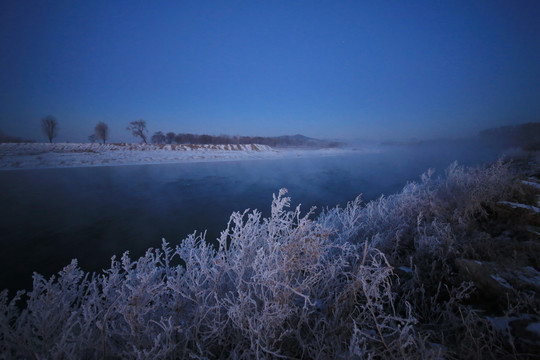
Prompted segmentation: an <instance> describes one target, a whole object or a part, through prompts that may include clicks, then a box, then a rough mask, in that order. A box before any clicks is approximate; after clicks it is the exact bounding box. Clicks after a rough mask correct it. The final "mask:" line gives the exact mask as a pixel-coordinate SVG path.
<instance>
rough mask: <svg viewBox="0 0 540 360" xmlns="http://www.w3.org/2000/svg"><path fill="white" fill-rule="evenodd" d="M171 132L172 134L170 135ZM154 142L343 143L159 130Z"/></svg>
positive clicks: (317, 145) (318, 145)
mask: <svg viewBox="0 0 540 360" xmlns="http://www.w3.org/2000/svg"><path fill="white" fill-rule="evenodd" d="M169 134H171V135H172V136H170V137H169V136H168V135H169ZM151 142H152V143H153V144H213V145H227V144H235V145H238V144H261V145H268V146H271V147H312V148H330V147H339V146H342V145H343V144H342V143H340V142H337V141H331V140H320V139H314V138H310V137H307V136H304V135H300V134H296V135H283V136H273V137H263V136H228V135H219V136H213V135H206V134H203V135H198V134H184V133H179V134H174V133H167V135H165V134H164V133H163V132H161V131H158V132H156V133H154V135H152V137H151Z"/></svg>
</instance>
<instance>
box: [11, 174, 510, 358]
mask: <svg viewBox="0 0 540 360" xmlns="http://www.w3.org/2000/svg"><path fill="white" fill-rule="evenodd" d="M285 193H286V191H285V190H281V191H280V192H279V195H278V196H274V200H273V202H272V208H271V215H270V217H268V218H262V217H261V213H260V212H258V211H252V212H247V211H246V212H244V213H233V214H232V216H231V218H230V221H229V223H228V225H227V228H226V229H225V230H224V231H223V232H222V233H221V236H220V238H219V239H218V244H217V246H213V245H211V244H209V243H207V242H206V241H205V239H204V235H197V234H193V235H191V236H189V237H188V238H186V239H185V240H183V241H182V242H181V244H180V245H177V246H174V247H171V246H170V245H169V243H167V242H166V241H165V240H163V244H162V247H161V249H149V250H148V251H147V253H146V255H145V256H143V257H141V258H140V259H138V260H132V259H131V258H130V257H129V254H128V253H125V254H124V255H123V256H122V258H121V259H119V260H118V259H116V258H114V257H113V258H112V263H111V267H110V269H108V270H105V271H104V272H103V273H101V274H88V273H85V272H84V271H82V270H81V269H79V268H78V267H77V262H76V261H75V260H74V261H73V262H72V263H71V264H70V265H68V266H67V267H65V268H64V269H63V270H62V271H61V272H60V273H59V274H58V276H57V277H52V278H51V279H49V280H46V279H44V278H43V277H41V276H40V275H38V274H35V275H34V283H33V290H32V291H31V292H29V293H28V294H24V293H23V292H18V293H17V295H16V296H15V297H14V298H12V299H9V297H8V294H7V291H3V292H2V293H1V296H0V357H1V358H5V359H11V358H35V359H60V358H68V359H71V358H73V359H74V358H77V359H94V358H99V359H102V358H122V359H176V358H195V359H225V358H234V359H278V358H283V359H351V358H352V359H355V358H357V359H364V358H381V359H382V358H384V359H386V358H390V359H392V358H393V359H403V358H407V359H414V358H417V359H429V358H442V357H446V356H452V355H454V356H456V354H459V356H457V357H463V358H467V357H475V356H476V355H478V354H479V353H480V354H481V353H482V352H483V351H485V350H486V349H488V350H489V351H490V352H489V353H490V354H495V355H500V354H509V353H510V352H511V351H512V349H510V350H508V348H507V347H505V344H504V341H503V340H501V339H500V336H499V335H498V334H497V332H496V330H495V329H493V328H492V327H490V326H489V324H487V322H486V321H483V320H482V319H481V318H480V317H479V316H477V315H476V313H475V312H474V311H473V310H472V309H471V307H470V306H468V305H467V304H466V303H464V301H465V300H466V299H467V297H468V295H469V294H470V293H471V291H472V286H471V284H469V283H466V282H463V281H457V280H456V279H454V278H452V276H451V273H452V270H451V269H450V268H449V265H448V264H449V262H448V259H449V258H450V257H452V256H455V255H456V254H457V253H459V252H461V251H463V248H464V247H466V246H471V245H470V244H469V245H466V242H467V241H466V239H465V237H464V236H465V235H466V234H470V233H471V232H472V231H473V226H474V224H475V223H476V222H478V221H481V219H482V218H485V217H487V216H489V212H490V211H491V210H490V204H494V203H496V202H497V201H499V200H503V199H508V198H509V197H510V196H519V193H520V192H519V186H517V185H516V181H515V177H514V176H513V175H512V174H511V173H510V171H509V168H508V166H507V165H505V164H502V163H497V164H495V165H493V166H491V167H489V168H475V169H466V168H463V167H459V166H457V165H456V164H454V165H452V166H451V167H450V168H449V169H448V170H447V173H446V176H445V177H444V178H434V177H433V174H432V172H428V173H427V174H425V175H424V176H423V177H422V181H421V182H420V183H410V184H408V185H407V186H406V187H405V188H404V189H403V191H402V192H401V193H399V194H396V195H392V196H389V197H382V198H380V199H378V200H375V201H372V202H369V203H368V204H363V203H362V202H361V199H360V198H357V199H356V200H354V201H352V202H350V203H349V204H348V205H347V206H346V207H344V208H338V207H336V208H333V209H329V210H326V211H323V212H322V213H321V215H320V216H319V217H318V218H316V219H313V210H311V211H310V212H308V213H307V214H305V215H302V214H301V212H300V208H299V207H297V208H296V209H293V210H289V209H288V207H289V201H290V199H289V198H288V197H286V196H285ZM399 268H402V269H404V270H403V271H402V272H403V273H404V274H405V275H399V274H398V269H399ZM458 280H459V279H458ZM467 332H469V333H467ZM458 335H459V336H458Z"/></svg>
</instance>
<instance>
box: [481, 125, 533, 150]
mask: <svg viewBox="0 0 540 360" xmlns="http://www.w3.org/2000/svg"><path fill="white" fill-rule="evenodd" d="M478 135H479V137H480V139H481V140H482V141H484V142H485V143H487V144H489V145H491V146H496V147H501V148H509V147H520V148H523V149H524V150H540V122H531V123H526V124H521V125H514V126H502V127H498V128H492V129H487V130H483V131H481V132H480V133H479V134H478Z"/></svg>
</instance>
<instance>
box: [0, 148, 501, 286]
mask: <svg viewBox="0 0 540 360" xmlns="http://www.w3.org/2000/svg"><path fill="white" fill-rule="evenodd" d="M380 150H381V151H380V152H377V153H367V154H358V155H349V156H334V157H318V158H299V159H284V160H260V161H238V162H215V163H192V164H171V165H144V166H119V167H98V168H71V169H41V170H22V171H4V172H0V187H1V188H2V192H0V232H1V234H2V236H1V240H0V243H1V246H2V249H3V251H2V252H1V253H0V267H1V268H0V289H4V288H9V289H11V290H15V289H21V288H29V287H30V286H31V275H32V273H33V272H34V271H36V272H39V273H41V274H43V275H45V276H46V277H49V276H50V275H52V274H54V273H56V272H57V271H59V270H60V269H61V268H62V267H64V266H65V265H67V264H68V263H69V262H70V261H71V259H72V258H77V259H78V260H79V265H80V266H81V267H82V268H83V269H84V270H87V271H101V269H103V268H108V267H109V265H110V258H111V256H112V255H117V256H120V255H121V254H122V253H123V252H124V251H126V250H129V251H130V254H131V256H132V257H134V258H136V257H139V256H140V255H142V254H143V253H144V252H145V251H146V250H147V249H148V248H149V247H159V246H160V243H161V239H162V238H165V239H167V241H169V242H170V243H172V244H173V245H175V244H178V243H179V242H180V241H181V240H182V239H183V238H185V237H186V236H187V235H188V234H190V233H193V232H194V231H196V230H197V231H205V230H206V231H207V240H208V241H213V240H214V239H215V238H216V237H218V236H219V233H220V231H221V230H223V229H224V228H225V226H226V224H227V220H228V219H229V216H230V214H231V213H232V212H233V211H243V210H245V209H248V208H249V209H258V210H260V211H262V212H263V214H264V215H268V214H269V211H270V204H271V201H272V194H273V193H277V192H278V191H279V189H280V188H283V187H285V188H287V189H288V190H289V196H291V197H292V203H293V206H296V205H297V204H300V203H301V204H302V209H303V212H306V211H308V210H309V208H310V207H311V206H317V211H320V210H321V209H322V208H324V207H333V206H335V205H345V204H346V202H347V201H350V200H352V199H354V198H355V197H356V196H357V195H359V194H363V195H362V198H363V199H364V200H365V201H369V200H372V199H375V198H377V197H379V196H380V195H381V194H392V193H395V192H397V191H399V190H401V188H402V187H403V185H405V183H406V182H407V181H413V180H417V179H418V178H419V176H420V174H421V173H423V172H425V171H426V170H427V169H428V168H434V169H436V171H437V173H439V174H440V173H442V172H443V171H444V169H445V168H446V167H447V166H448V165H449V164H450V163H451V162H452V161H454V160H458V161H459V163H460V164H465V165H475V164H479V163H483V162H491V161H494V160H496V159H497V156H498V155H497V153H496V151H491V150H487V149H485V148H481V147H480V146H475V145H471V144H465V143H448V144H444V145H441V144H424V145H421V146H420V145H419V146H409V147H406V146H395V147H390V146H388V147H384V148H381V149H380Z"/></svg>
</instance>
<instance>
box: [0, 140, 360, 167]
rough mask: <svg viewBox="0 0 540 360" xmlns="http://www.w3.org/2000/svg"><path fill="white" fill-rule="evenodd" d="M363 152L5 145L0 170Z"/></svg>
mask: <svg viewBox="0 0 540 360" xmlns="http://www.w3.org/2000/svg"><path fill="white" fill-rule="evenodd" d="M359 151H360V150H351V149H342V148H329V149H274V148H271V147H269V146H267V145H259V144H244V145H174V144H172V145H163V144H160V145H153V144H147V145H143V144H85V143H59V144H48V143H19V144H17V143H2V144H0V170H15V169H36V168H64V167H88V166H117V165H141V164H165V163H186V162H207V161H235V160H260V159H280V158H293V157H310V156H332V155H342V154H347V153H358V152H359Z"/></svg>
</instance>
